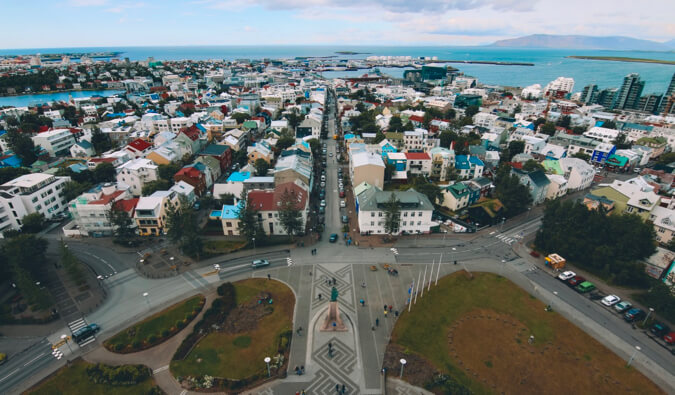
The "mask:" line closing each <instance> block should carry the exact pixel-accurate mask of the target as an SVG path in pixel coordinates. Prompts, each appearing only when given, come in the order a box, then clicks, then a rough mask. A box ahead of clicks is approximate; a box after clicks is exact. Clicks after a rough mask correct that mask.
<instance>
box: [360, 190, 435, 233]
mask: <svg viewBox="0 0 675 395" xmlns="http://www.w3.org/2000/svg"><path fill="white" fill-rule="evenodd" d="M361 185H363V183H362V184H361ZM359 186H360V185H359ZM361 189H362V191H361V193H359V194H358V195H356V211H357V213H358V220H359V230H360V232H361V234H386V233H387V232H386V231H385V228H384V221H385V217H386V214H385V211H386V208H387V205H388V202H389V200H390V198H391V195H392V194H394V197H395V198H396V200H398V202H399V205H400V213H401V214H400V215H401V217H400V221H399V227H398V229H396V230H395V231H394V232H393V233H392V234H418V233H429V232H431V227H432V226H435V225H437V224H436V223H434V222H432V220H431V215H432V214H433V212H434V206H433V205H432V204H431V202H430V201H429V198H427V196H426V195H424V194H422V193H419V192H417V191H416V190H414V189H408V190H407V191H382V190H381V189H379V188H377V187H375V186H370V188H365V187H364V188H360V189H359V190H361Z"/></svg>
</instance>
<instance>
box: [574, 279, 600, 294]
mask: <svg viewBox="0 0 675 395" xmlns="http://www.w3.org/2000/svg"><path fill="white" fill-rule="evenodd" d="M574 289H575V290H576V291H577V292H579V293H580V294H585V293H586V292H591V291H592V290H594V289H595V285H594V284H593V283H592V282H590V281H584V282H582V283H581V284H579V285H577V286H576V287H574Z"/></svg>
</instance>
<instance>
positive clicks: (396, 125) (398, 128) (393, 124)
mask: <svg viewBox="0 0 675 395" xmlns="http://www.w3.org/2000/svg"><path fill="white" fill-rule="evenodd" d="M388 130H389V131H390V132H399V133H400V132H402V131H403V121H401V117H397V116H394V117H391V119H390V120H389V128H388Z"/></svg>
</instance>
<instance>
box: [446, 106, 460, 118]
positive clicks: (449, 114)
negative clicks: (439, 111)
mask: <svg viewBox="0 0 675 395" xmlns="http://www.w3.org/2000/svg"><path fill="white" fill-rule="evenodd" d="M456 116H457V111H455V109H454V108H450V109H448V111H446V112H445V113H444V114H443V118H445V119H455V117H456Z"/></svg>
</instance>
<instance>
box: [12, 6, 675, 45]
mask: <svg viewBox="0 0 675 395" xmlns="http://www.w3.org/2000/svg"><path fill="white" fill-rule="evenodd" d="M0 11H1V12H0V15H2V20H1V22H0V48H2V49H9V48H53V47H86V46H131V45H134V46H143V45H298V44H301V45H305V44H342V45H346V44H354V45H413V44H420V45H424V44H427V45H478V44H487V43H490V42H493V41H495V40H498V39H503V38H513V37H518V36H523V35H527V34H535V33H548V34H582V35H593V36H610V35H624V36H631V37H636V38H643V39H650V40H656V41H667V40H671V39H673V38H675V0H640V1H638V0H634V1H628V0H144V1H134V0H0Z"/></svg>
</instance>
